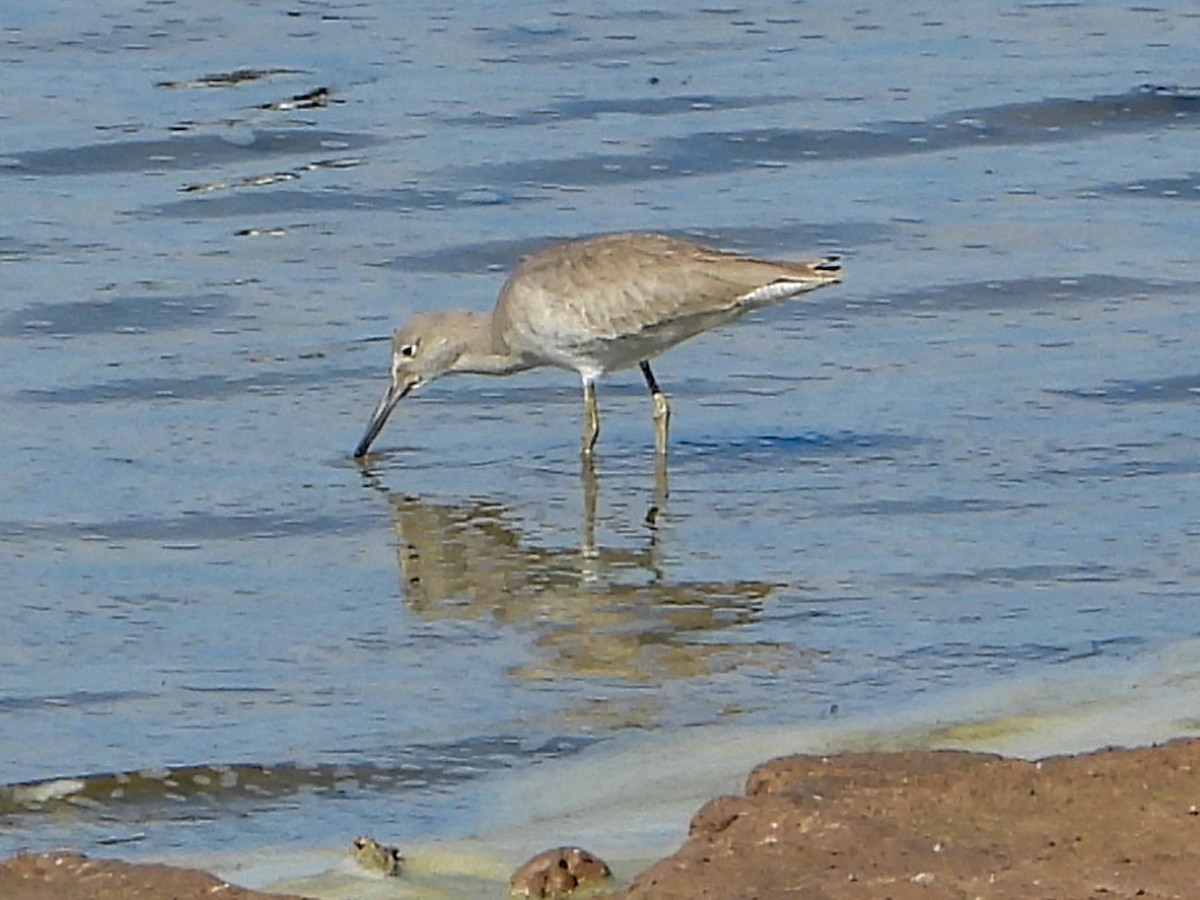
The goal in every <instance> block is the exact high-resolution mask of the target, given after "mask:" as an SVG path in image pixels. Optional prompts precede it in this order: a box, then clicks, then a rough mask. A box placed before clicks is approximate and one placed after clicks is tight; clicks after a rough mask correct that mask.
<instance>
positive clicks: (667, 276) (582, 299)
mask: <svg viewBox="0 0 1200 900" xmlns="http://www.w3.org/2000/svg"><path fill="white" fill-rule="evenodd" d="M841 280H842V277H841V266H840V265H839V263H838V259H837V257H833V256H827V257H825V258H824V259H819V260H810V261H807V262H777V261H772V260H765V259H754V258H753V257H750V256H743V255H741V254H737V253H727V252H724V251H721V250H713V249H711V248H709V247H703V246H701V245H699V244H693V243H689V242H687V241H681V240H678V239H676V238H672V237H668V236H666V235H663V234H641V233H625V234H608V235H602V236H600V237H593V238H586V239H584V240H578V241H568V242H567V243H564V244H556V245H555V246H552V247H549V248H547V249H545V250H543V251H541V252H540V253H537V254H535V255H534V256H531V257H530V258H529V259H527V260H525V262H523V263H521V265H520V266H518V267H517V269H516V271H515V272H513V274H512V276H511V277H510V278H509V279H508V281H507V282H506V283H505V285H504V287H503V288H502V289H501V291H500V297H499V299H497V300H496V308H495V309H493V310H492V311H491V312H490V313H477V312H468V311H466V310H453V311H451V312H442V313H422V314H418V315H414V316H413V317H412V318H411V319H409V320H408V321H407V322H406V323H405V324H404V325H402V326H401V327H400V328H398V329H397V330H396V334H395V337H394V338H393V339H392V380H391V383H390V384H389V385H388V388H387V390H386V391H385V392H384V394H383V397H382V398H381V399H380V400H379V403H378V404H377V405H376V407H375V410H374V412H372V413H371V421H370V423H369V424H368V425H367V430H366V433H365V434H364V435H363V437H362V440H361V441H359V442H358V446H357V447H356V448H355V449H354V456H355V457H362V456H365V455H366V453H367V450H368V449H369V448H370V446H371V442H372V441H374V440H375V438H376V436H378V434H379V431H380V429H382V428H383V423H384V422H386V421H387V418H388V416H389V415H390V414H391V412H392V410H393V409H395V408H396V404H397V403H399V402H400V401H401V400H403V399H404V398H405V397H407V396H408V395H409V394H410V393H412V392H413V391H414V390H415V389H416V388H418V387H420V386H421V385H423V384H428V383H429V382H431V381H433V380H434V379H435V378H440V377H441V376H443V375H449V374H451V373H455V372H466V373H472V374H477V375H511V374H513V373H514V372H523V371H525V370H526V369H533V368H537V367H539V366H555V367H557V368H560V369H567V370H570V371H572V372H578V373H579V377H580V378H581V379H583V410H584V421H583V442H582V444H581V446H580V452H581V454H582V455H583V456H584V457H585V458H590V457H591V454H592V450H593V448H594V447H595V446H596V438H597V437H598V436H599V434H600V413H599V410H598V409H597V407H596V380H597V379H598V378H599V377H600V376H601V375H604V374H605V373H606V372H612V371H615V370H618V369H626V368H630V367H632V366H634V365H636V366H638V367H639V368H640V369H641V370H642V375H643V376H644V377H645V379H646V386H647V387H648V388H649V389H650V397H651V401H652V403H653V417H654V447H655V451H656V452H657V453H658V455H660V456H663V455H665V454H666V452H667V425H668V420H669V419H670V415H671V411H670V408H669V407H668V405H667V398H666V397H665V396H664V395H663V392H662V390H661V389H660V388H659V386H658V382H657V381H656V380H655V378H654V373H653V372H651V371H650V359H651V358H652V357H654V356H657V355H658V354H659V353H662V352H663V351H664V350H666V349H668V348H670V347H674V346H675V345H676V344H678V343H680V342H681V341H685V340H687V339H688V338H690V337H692V336H693V335H697V334H700V333H701V332H703V331H708V330H709V329H711V328H716V327H717V326H718V325H724V324H725V323H726V322H730V321H732V320H733V319H736V318H738V317H739V316H741V315H744V314H745V313H747V312H749V311H750V310H753V309H758V308H760V307H763V306H770V305H772V304H775V303H781V302H783V301H784V300H788V299H790V298H792V297H795V296H796V295H797V294H803V293H805V292H806V291H811V290H814V289H816V288H819V287H822V286H824V285H827V284H835V283H837V282H839V281H841Z"/></svg>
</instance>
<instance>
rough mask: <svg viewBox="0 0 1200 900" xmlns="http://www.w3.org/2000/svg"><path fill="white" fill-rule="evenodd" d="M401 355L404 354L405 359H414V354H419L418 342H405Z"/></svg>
mask: <svg viewBox="0 0 1200 900" xmlns="http://www.w3.org/2000/svg"><path fill="white" fill-rule="evenodd" d="M400 355H401V356H403V357H404V358H405V359H412V358H413V357H414V356H416V355H417V345H416V344H405V345H404V346H403V347H401V348H400Z"/></svg>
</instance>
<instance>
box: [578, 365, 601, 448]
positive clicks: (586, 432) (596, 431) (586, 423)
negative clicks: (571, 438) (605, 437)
mask: <svg viewBox="0 0 1200 900" xmlns="http://www.w3.org/2000/svg"><path fill="white" fill-rule="evenodd" d="M598 437H600V410H599V409H598V408H597V406H596V382H595V381H592V380H591V379H588V378H585V379H584V380H583V442H582V443H581V444H580V446H579V452H580V453H581V454H582V455H583V456H585V457H587V458H588V459H590V458H591V456H592V449H593V448H594V447H595V446H596V438H598Z"/></svg>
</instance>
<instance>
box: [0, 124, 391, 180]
mask: <svg viewBox="0 0 1200 900" xmlns="http://www.w3.org/2000/svg"><path fill="white" fill-rule="evenodd" d="M376 142H377V141H376V139H375V138H372V137H370V136H368V135H365V134H353V133H347V132H340V131H315V130H300V129H295V130H278V131H266V130H259V131H255V132H254V137H253V139H252V140H249V141H244V142H243V141H231V140H226V139H225V138H222V137H219V136H216V135H181V136H177V137H171V138H167V139H164V140H151V141H114V142H112V143H104V144H85V145H82V146H77V147H53V148H50V149H48V150H30V151H26V152H24V153H8V154H6V155H5V160H6V163H5V165H0V175H17V176H23V175H95V174H100V173H109V172H161V171H164V170H176V169H185V170H186V169H203V168H209V167H212V166H219V165H223V164H226V163H237V162H243V161H246V160H255V159H263V158H264V157H278V156H288V155H292V154H305V155H313V154H322V153H328V152H329V151H330V150H331V149H334V150H357V149H361V148H363V147H367V146H370V145H372V144H374V143H376Z"/></svg>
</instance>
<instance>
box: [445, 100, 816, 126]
mask: <svg viewBox="0 0 1200 900" xmlns="http://www.w3.org/2000/svg"><path fill="white" fill-rule="evenodd" d="M792 99H793V98H791V97H776V96H762V97H739V96H730V97H718V96H715V95H711V94H697V95H685V96H672V97H621V98H617V99H592V98H586V97H571V98H567V99H563V100H559V101H558V102H556V103H550V104H547V105H546V106H544V107H540V108H538V109H532V110H525V111H523V112H519V113H514V114H512V115H495V114H491V113H485V112H475V113H473V114H471V115H469V116H446V117H443V118H442V119H440V121H442V122H443V123H445V124H446V125H455V126H459V125H466V126H471V125H497V126H503V127H507V126H511V125H538V124H542V123H545V122H563V121H573V120H579V119H595V118H597V117H598V116H603V115H610V114H627V115H638V116H672V115H682V114H685V113H696V112H701V111H703V112H707V111H718V110H731V109H754V108H755V107H760V106H780V105H783V104H786V103H790V102H792Z"/></svg>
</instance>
